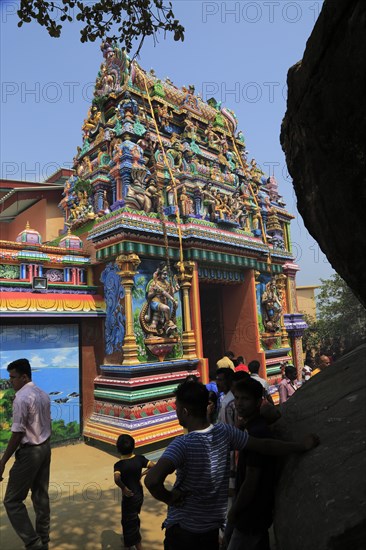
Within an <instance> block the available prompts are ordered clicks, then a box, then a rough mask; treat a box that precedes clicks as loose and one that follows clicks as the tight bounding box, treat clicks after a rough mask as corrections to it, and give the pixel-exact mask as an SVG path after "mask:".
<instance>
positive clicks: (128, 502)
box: [114, 434, 155, 550]
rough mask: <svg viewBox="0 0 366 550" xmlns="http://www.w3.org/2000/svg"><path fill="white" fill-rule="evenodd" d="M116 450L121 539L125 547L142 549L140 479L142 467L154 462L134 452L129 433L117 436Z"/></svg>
mask: <svg viewBox="0 0 366 550" xmlns="http://www.w3.org/2000/svg"><path fill="white" fill-rule="evenodd" d="M117 450H118V452H119V453H120V454H121V460H119V461H118V462H116V463H115V465H114V482H115V483H116V485H118V487H120V488H121V490H122V504H121V507H122V520H121V524H122V533H123V540H124V544H125V548H128V549H130V550H131V549H132V548H133V547H135V548H136V550H142V545H141V534H140V517H139V514H140V511H141V507H142V503H143V501H144V493H143V489H142V485H141V481H140V479H141V476H142V475H144V474H143V473H142V470H143V468H152V467H153V466H154V465H155V464H154V462H152V461H151V460H148V459H147V458H146V457H145V456H142V455H135V454H134V450H135V440H134V439H133V437H131V436H130V435H127V434H123V435H120V436H119V438H118V440H117ZM144 473H146V472H144Z"/></svg>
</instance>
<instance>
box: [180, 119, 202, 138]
mask: <svg viewBox="0 0 366 550" xmlns="http://www.w3.org/2000/svg"><path fill="white" fill-rule="evenodd" d="M183 136H184V137H185V138H188V139H190V140H192V141H195V142H196V141H198V139H199V136H198V127H197V124H196V123H195V122H194V121H193V120H192V118H191V116H190V115H189V114H188V115H187V117H186V119H185V126H184V132H183Z"/></svg>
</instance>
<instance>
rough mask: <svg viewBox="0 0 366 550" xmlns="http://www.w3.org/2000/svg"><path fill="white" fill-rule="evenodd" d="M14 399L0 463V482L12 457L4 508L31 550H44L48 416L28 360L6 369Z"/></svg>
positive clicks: (47, 524)
mask: <svg viewBox="0 0 366 550" xmlns="http://www.w3.org/2000/svg"><path fill="white" fill-rule="evenodd" d="M7 370H8V372H9V378H10V382H11V385H12V386H13V388H14V390H15V392H16V395H15V399H14V402H13V423H12V427H11V431H12V435H11V437H10V439H9V442H8V445H7V447H6V450H5V453H4V455H3V457H2V458H1V460H0V480H2V479H3V478H2V474H3V472H4V468H5V464H6V463H7V461H8V460H9V458H10V457H11V456H12V454H13V453H14V452H15V451H17V452H16V454H15V462H14V464H13V466H12V468H11V470H10V472H9V482H8V486H7V489H6V493H5V498H4V505H5V509H6V511H7V514H8V517H9V520H10V522H11V524H12V526H13V528H14V530H15V531H16V533H17V534H18V535H19V537H20V538H21V539H22V540H23V542H24V545H25V547H26V548H28V549H32V550H48V541H49V530H50V504H49V496H48V485H49V476H50V462H51V447H50V436H51V412H50V398H49V396H48V395H47V394H46V393H45V392H44V391H42V390H41V389H40V388H38V387H37V386H36V385H35V384H33V382H32V371H31V366H30V364H29V361H28V359H18V360H17V361H13V362H12V363H10V364H9V365H8V367H7ZM29 490H31V491H32V502H33V507H34V511H35V514H36V524H35V528H34V527H33V525H32V522H31V520H30V518H29V516H28V512H27V509H26V507H25V506H24V503H23V502H24V500H25V499H26V497H27V495H28V493H29Z"/></svg>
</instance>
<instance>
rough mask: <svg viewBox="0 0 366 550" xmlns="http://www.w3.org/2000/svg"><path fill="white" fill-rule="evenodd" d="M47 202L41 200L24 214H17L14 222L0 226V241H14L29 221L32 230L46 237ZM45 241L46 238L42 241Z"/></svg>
mask: <svg viewBox="0 0 366 550" xmlns="http://www.w3.org/2000/svg"><path fill="white" fill-rule="evenodd" d="M46 212H47V200H46V199H42V200H40V201H39V202H37V203H36V204H34V205H33V206H31V207H30V208H28V209H27V210H26V211H25V212H22V213H21V214H19V215H18V216H17V217H16V219H15V220H14V221H12V222H11V223H9V224H3V225H2V226H1V239H2V240H7V241H15V239H16V238H17V236H18V235H19V233H20V232H21V231H23V229H24V228H25V226H26V224H27V222H28V221H29V223H30V226H31V228H32V229H35V230H36V231H38V232H39V233H40V234H41V235H46V226H47V221H46V220H47V217H46ZM44 240H46V238H45V239H44Z"/></svg>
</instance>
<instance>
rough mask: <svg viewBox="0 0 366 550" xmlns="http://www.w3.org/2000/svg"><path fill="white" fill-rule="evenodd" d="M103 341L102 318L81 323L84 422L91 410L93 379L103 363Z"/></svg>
mask: <svg viewBox="0 0 366 550" xmlns="http://www.w3.org/2000/svg"><path fill="white" fill-rule="evenodd" d="M103 359H104V341H103V320H102V319H87V320H86V321H84V322H82V324H81V365H82V370H81V372H82V377H81V390H82V402H83V404H82V418H83V422H85V421H86V420H87V419H88V418H89V417H90V415H91V414H92V412H93V404H94V379H95V377H96V376H98V374H99V366H100V365H101V364H103Z"/></svg>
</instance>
